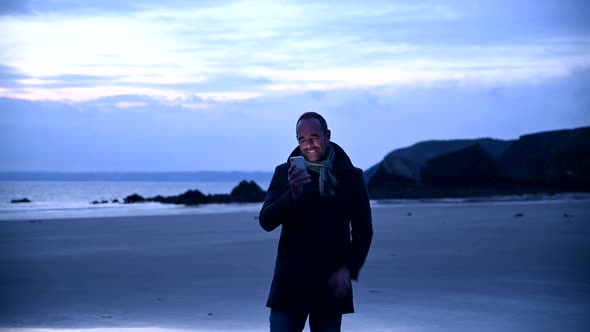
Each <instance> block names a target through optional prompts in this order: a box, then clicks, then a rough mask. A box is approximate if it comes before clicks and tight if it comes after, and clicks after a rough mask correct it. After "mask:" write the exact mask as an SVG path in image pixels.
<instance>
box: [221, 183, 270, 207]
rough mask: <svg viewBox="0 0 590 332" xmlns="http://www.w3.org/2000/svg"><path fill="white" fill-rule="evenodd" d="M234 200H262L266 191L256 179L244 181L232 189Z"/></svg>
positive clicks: (250, 201) (240, 201)
mask: <svg viewBox="0 0 590 332" xmlns="http://www.w3.org/2000/svg"><path fill="white" fill-rule="evenodd" d="M230 196H231V198H232V200H233V201H234V202H238V203H253V202H262V201H264V197H265V196H266V193H265V192H264V190H262V189H261V188H260V187H259V186H258V185H257V184H256V182H254V181H250V182H248V181H242V182H240V184H238V186H237V187H235V188H234V189H232V191H231V194H230Z"/></svg>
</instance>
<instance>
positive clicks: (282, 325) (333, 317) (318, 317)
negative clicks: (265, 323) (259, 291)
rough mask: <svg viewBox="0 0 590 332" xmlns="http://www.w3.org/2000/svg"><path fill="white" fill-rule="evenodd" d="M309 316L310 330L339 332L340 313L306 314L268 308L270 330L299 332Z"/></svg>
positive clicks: (271, 331)
mask: <svg viewBox="0 0 590 332" xmlns="http://www.w3.org/2000/svg"><path fill="white" fill-rule="evenodd" d="M308 316H309V330H310V331H311V332H340V325H341V323H342V314H308V313H306V312H287V311H281V310H277V309H271V310H270V332H301V331H303V328H304V327H305V321H306V320H307V317H308Z"/></svg>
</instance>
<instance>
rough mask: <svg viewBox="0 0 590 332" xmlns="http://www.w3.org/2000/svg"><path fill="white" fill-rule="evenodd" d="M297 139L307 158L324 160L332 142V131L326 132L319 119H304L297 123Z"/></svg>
mask: <svg viewBox="0 0 590 332" xmlns="http://www.w3.org/2000/svg"><path fill="white" fill-rule="evenodd" d="M297 140H298V141H299V148H300V149H301V152H302V153H303V156H304V157H305V159H307V160H309V161H318V160H322V159H324V157H325V155H326V151H327V149H328V144H330V131H329V130H328V131H327V132H325V133H324V131H323V130H322V125H321V124H320V122H319V121H318V119H314V118H310V119H302V120H301V121H299V123H298V124H297Z"/></svg>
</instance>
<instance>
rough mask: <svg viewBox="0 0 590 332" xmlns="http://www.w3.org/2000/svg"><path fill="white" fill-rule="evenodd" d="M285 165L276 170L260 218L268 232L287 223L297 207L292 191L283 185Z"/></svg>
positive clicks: (261, 223)
mask: <svg viewBox="0 0 590 332" xmlns="http://www.w3.org/2000/svg"><path fill="white" fill-rule="evenodd" d="M283 165H284V164H283ZM283 165H279V166H277V167H276V168H275V172H274V174H273V176H272V180H271V181H270V185H269V186H268V191H267V192H266V198H265V199H264V204H263V205H262V209H261V210H260V216H259V218H258V221H259V222H260V226H262V228H263V229H264V230H265V231H267V232H270V231H272V230H274V229H275V228H277V227H279V226H280V225H281V224H283V223H285V222H287V221H288V220H289V218H290V217H291V216H292V212H293V210H294V209H295V208H296V206H297V202H296V201H295V200H294V199H293V198H292V197H291V189H290V188H288V187H287V188H285V186H283V185H281V177H286V176H287V173H286V168H285V167H284V166H283Z"/></svg>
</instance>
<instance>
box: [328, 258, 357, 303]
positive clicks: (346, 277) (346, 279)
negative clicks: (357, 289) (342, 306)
mask: <svg viewBox="0 0 590 332" xmlns="http://www.w3.org/2000/svg"><path fill="white" fill-rule="evenodd" d="M328 285H330V288H332V295H333V296H334V297H335V298H337V299H341V298H343V297H345V296H346V295H347V294H348V292H350V288H351V287H352V286H351V284H350V271H348V268H347V267H345V266H343V267H341V268H339V269H338V270H337V271H336V272H334V274H332V277H330V280H329V281H328Z"/></svg>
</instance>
